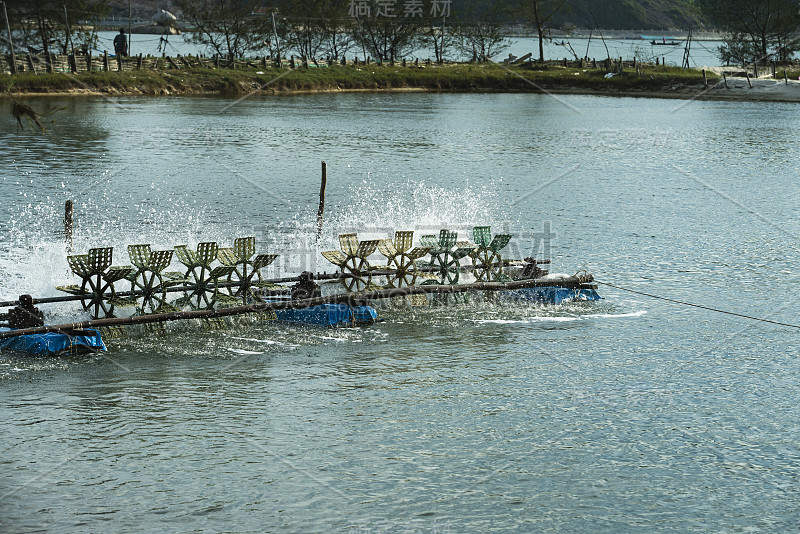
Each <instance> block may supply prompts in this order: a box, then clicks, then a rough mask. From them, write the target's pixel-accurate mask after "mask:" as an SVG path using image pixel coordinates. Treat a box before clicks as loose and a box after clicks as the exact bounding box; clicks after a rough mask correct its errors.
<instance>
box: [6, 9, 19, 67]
mask: <svg viewBox="0 0 800 534" xmlns="http://www.w3.org/2000/svg"><path fill="white" fill-rule="evenodd" d="M3 15H4V16H5V19H6V32H7V33H8V48H9V50H10V51H11V74H16V73H17V56H16V55H15V54H14V40H13V39H11V25H10V24H9V23H8V10H7V9H6V3H5V2H3Z"/></svg>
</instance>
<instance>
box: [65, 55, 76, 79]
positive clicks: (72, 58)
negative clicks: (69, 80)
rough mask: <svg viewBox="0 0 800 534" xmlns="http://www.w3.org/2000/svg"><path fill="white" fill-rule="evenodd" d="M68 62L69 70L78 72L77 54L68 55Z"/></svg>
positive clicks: (73, 72) (74, 72)
mask: <svg viewBox="0 0 800 534" xmlns="http://www.w3.org/2000/svg"><path fill="white" fill-rule="evenodd" d="M67 63H69V70H70V72H71V73H72V74H77V73H78V62H77V61H76V59H75V54H70V55H68V56H67Z"/></svg>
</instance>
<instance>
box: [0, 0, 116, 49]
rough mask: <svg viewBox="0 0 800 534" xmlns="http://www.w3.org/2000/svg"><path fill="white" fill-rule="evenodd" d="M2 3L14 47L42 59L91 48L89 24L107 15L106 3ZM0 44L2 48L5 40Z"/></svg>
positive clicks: (81, 0) (20, 0)
mask: <svg viewBox="0 0 800 534" xmlns="http://www.w3.org/2000/svg"><path fill="white" fill-rule="evenodd" d="M5 3H6V8H7V11H8V18H9V22H10V25H11V27H12V35H13V38H14V43H15V45H16V46H18V47H25V48H28V49H29V50H34V51H36V52H41V53H43V54H44V55H45V56H49V54H50V53H62V54H66V53H68V52H69V51H70V49H71V48H74V47H76V48H83V49H85V48H87V47H89V46H94V45H95V44H96V43H95V41H96V33H95V32H94V31H93V29H91V26H92V23H96V22H97V21H98V20H99V19H100V18H102V17H103V16H104V15H105V14H106V13H107V11H108V5H107V3H106V2H102V1H96V2H91V1H88V0H62V1H58V2H55V1H46V0H7V1H6V2H5ZM79 22H80V23H84V24H78V23H79ZM68 23H69V24H68ZM85 23H89V24H88V25H86V24H85ZM87 26H88V27H89V28H90V29H87ZM0 43H2V45H5V44H6V41H5V39H1V40H0Z"/></svg>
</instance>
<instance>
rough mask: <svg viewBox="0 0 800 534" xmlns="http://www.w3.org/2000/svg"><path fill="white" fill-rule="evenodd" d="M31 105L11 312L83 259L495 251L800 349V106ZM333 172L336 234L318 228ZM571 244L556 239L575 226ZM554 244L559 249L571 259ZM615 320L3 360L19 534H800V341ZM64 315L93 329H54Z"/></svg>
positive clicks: (211, 336)
mask: <svg viewBox="0 0 800 534" xmlns="http://www.w3.org/2000/svg"><path fill="white" fill-rule="evenodd" d="M232 102H233V101H231V100H225V99H219V98H173V99H163V98H161V99H152V98H120V99H113V100H105V99H100V98H97V99H88V100H87V99H78V100H65V101H59V100H31V101H30V102H28V103H30V104H31V105H33V106H34V107H35V108H36V109H38V110H40V111H45V110H47V109H55V108H58V107H60V106H64V105H66V106H67V109H65V110H62V111H59V112H57V113H55V114H54V115H53V117H54V118H55V124H54V125H50V126H49V131H48V132H47V133H46V134H44V135H39V134H36V133H31V132H30V131H28V130H25V131H18V130H17V129H16V127H15V123H14V122H12V119H10V117H9V116H8V114H6V115H3V117H2V119H0V143H1V144H2V147H3V152H2V154H3V166H2V168H0V235H2V241H1V242H0V299H8V298H14V297H16V296H17V295H18V294H20V293H22V292H30V293H33V294H35V295H37V296H39V295H54V294H56V291H55V290H54V289H53V286H55V285H57V284H61V283H65V282H71V283H74V279H71V277H70V275H69V273H68V268H67V265H66V261H65V259H64V256H65V249H64V244H63V243H62V242H61V237H60V227H61V217H62V213H63V211H62V210H63V203H64V201H65V200H66V199H73V200H74V201H75V213H76V223H75V245H74V246H75V249H76V250H79V251H83V250H85V249H87V248H89V247H90V246H99V245H107V246H114V247H115V263H118V264H122V263H125V262H126V261H127V257H126V255H125V253H124V250H125V245H127V244H130V243H142V242H149V243H153V244H154V246H157V247H163V248H165V247H170V246H173V245H175V244H179V243H188V244H189V245H191V246H194V244H196V243H197V242H199V241H207V240H218V241H220V242H223V243H230V241H231V240H232V239H233V238H234V237H236V236H241V235H256V236H257V239H258V248H259V249H261V250H265V251H267V250H268V251H272V252H278V253H281V259H280V260H279V262H277V263H276V265H275V266H273V267H271V271H270V272H271V273H272V274H279V273H286V272H299V270H302V269H306V268H310V269H314V270H323V269H328V270H330V267H328V266H326V265H325V260H323V259H322V258H321V256H320V255H319V252H320V251H321V250H329V249H331V248H336V246H337V244H336V234H337V233H338V232H341V231H359V232H361V233H362V235H375V236H381V237H382V236H385V235H387V234H389V233H390V232H391V231H393V230H403V229H413V230H415V231H417V235H420V234H421V233H426V232H431V231H432V230H438V228H442V227H450V228H455V229H458V230H459V231H460V232H462V234H461V235H465V234H464V232H465V231H467V230H468V229H469V228H470V227H471V226H473V225H477V224H490V225H492V227H493V229H495V231H500V230H508V231H509V232H510V233H513V234H515V239H514V240H513V241H512V245H510V248H509V253H510V254H511V255H513V256H517V257H522V256H523V255H529V254H531V253H532V252H537V253H538V254H539V256H541V255H543V254H545V255H549V256H550V257H551V259H552V261H553V265H552V269H553V270H554V271H561V272H575V271H577V270H578V269H587V270H589V271H590V272H593V273H594V274H595V276H596V277H597V278H598V280H599V281H601V282H609V283H612V284H615V285H619V286H621V287H627V288H632V289H636V290H640V291H645V292H651V293H655V294H658V295H661V296H664V297H669V298H673V299H678V300H686V301H691V302H697V303H701V304H705V305H709V306H713V307H718V308H723V309H727V310H731V311H735V312H739V313H744V314H748V315H754V316H759V317H765V318H769V319H772V320H775V321H781V322H787V323H797V322H798V319H797V316H798V313H797V311H798V303H797V298H796V297H795V288H796V287H797V286H798V281H799V280H800V276H798V274H797V272H798V269H797V262H798V253H797V250H798V235H800V222H798V219H797V213H798V208H800V205H799V204H800V197H798V187H797V175H798V167H799V166H800V165H798V164H799V163H800V158H799V157H798V148H800V146H798V145H800V141H798V137H797V124H798V119H800V107H798V106H796V105H789V104H760V103H732V102H725V103H720V102H682V101H672V100H652V99H611V98H599V97H583V96H581V97H568V96H563V97H558V98H557V99H556V98H551V97H547V96H542V95H435V94H388V95H387V94H326V95H317V96H302V97H285V98H256V97H254V98H249V99H245V100H243V101H241V102H238V103H236V105H233V106H229V104H231V103H232ZM320 160H326V161H327V162H328V175H329V182H328V194H327V196H328V198H327V205H326V219H325V231H324V232H323V239H322V242H321V243H320V244H316V243H315V241H314V239H313V233H314V229H313V228H312V227H311V225H312V224H313V221H314V217H315V214H316V208H317V206H316V204H317V194H318V187H319V172H320V171H319V167H320ZM548 229H549V230H548ZM544 234H548V235H550V237H549V238H548V239H545V243H544V245H543V243H542V239H543V236H544ZM600 292H601V294H602V296H603V297H604V299H603V300H602V301H599V302H597V303H584V304H570V305H565V306H559V307H554V306H531V307H520V308H509V307H508V306H502V305H497V304H495V303H493V302H491V301H489V302H471V303H461V304H458V305H454V306H451V307H444V308H426V309H421V308H418V309H413V310H411V311H407V310H396V309H394V310H393V309H389V310H381V316H382V317H383V318H384V319H385V322H383V323H380V324H378V325H376V326H373V327H370V328H365V329H343V330H333V331H329V330H314V329H298V328H292V327H287V326H285V325H279V324H272V323H268V324H262V323H258V322H256V321H254V320H251V319H248V320H241V321H237V322H236V323H234V324H231V325H229V327H228V328H225V329H223V330H210V329H208V328H206V327H203V325H197V324H182V325H172V326H170V327H169V328H168V329H167V331H166V332H163V333H158V332H143V331H132V332H130V335H129V336H128V337H126V338H123V339H119V340H112V341H110V343H109V348H110V351H109V353H107V354H106V355H103V356H96V355H95V356H84V357H77V358H75V357H73V358H54V359H36V358H29V357H24V356H19V355H14V354H10V353H2V354H0V402H2V405H3V406H4V410H3V417H2V420H1V421H0V429H1V430H2V437H0V443H1V444H2V449H3V455H2V458H0V527H2V530H3V531H7V532H16V531H25V532H28V531H39V530H43V531H48V530H50V531H72V532H101V531H102V532H105V531H115V532H139V531H188V530H198V531H200V530H204V531H230V532H279V531H291V532H328V531H349V532H409V531H411V532H486V531H498V532H501V531H509V532H531V531H568V532H574V531H609V532H618V531H675V532H708V531H725V532H744V531H748V532H750V531H796V530H797V529H798V527H800V513H798V499H799V498H800V479H799V477H800V468H799V467H798V465H800V446H799V445H798V439H797V436H798V432H799V431H800V411H798V409H797V406H798V404H800V395H798V383H800V380H799V379H800V376H798V375H799V374H800V366H799V365H798V358H797V353H798V350H797V348H798V339H799V338H798V336H800V333H798V331H797V330H795V329H791V328H785V327H780V326H777V325H772V324H767V323H757V322H751V321H746V320H744V319H741V318H736V317H732V316H726V315H719V314H714V313H711V312H709V311H706V310H701V309H696V308H688V307H685V306H676V305H674V304H670V303H667V302H664V301H658V300H653V299H648V298H646V297H644V296H641V295H636V294H632V293H626V292H624V291H621V290H618V289H614V288H609V287H604V286H601V288H600ZM46 309H47V318H48V320H51V321H52V320H60V319H67V318H70V317H74V316H75V308H74V307H72V306H70V305H66V304H65V305H59V306H53V307H48V308H46Z"/></svg>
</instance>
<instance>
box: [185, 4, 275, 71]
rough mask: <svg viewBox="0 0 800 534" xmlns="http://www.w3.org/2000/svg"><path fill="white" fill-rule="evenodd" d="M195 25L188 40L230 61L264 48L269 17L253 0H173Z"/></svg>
mask: <svg viewBox="0 0 800 534" xmlns="http://www.w3.org/2000/svg"><path fill="white" fill-rule="evenodd" d="M176 4H177V6H178V7H179V8H180V9H181V10H182V12H183V17H184V18H185V19H186V20H188V21H189V22H190V23H191V24H192V25H193V26H194V27H195V28H196V31H194V32H193V33H191V34H187V35H186V37H185V38H186V39H187V40H188V41H189V42H192V43H195V44H200V45H205V46H207V47H209V48H211V49H212V50H213V51H214V52H215V53H216V54H217V55H219V56H221V57H224V58H227V59H228V61H232V60H233V59H234V58H237V57H244V56H245V55H247V54H252V53H255V52H259V51H263V50H265V49H267V48H268V44H269V41H270V39H269V37H270V35H271V34H272V33H273V28H272V18H271V17H270V16H268V14H267V13H265V12H264V11H263V9H259V8H261V4H262V3H261V2H260V1H255V0H244V1H240V0H176Z"/></svg>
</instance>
